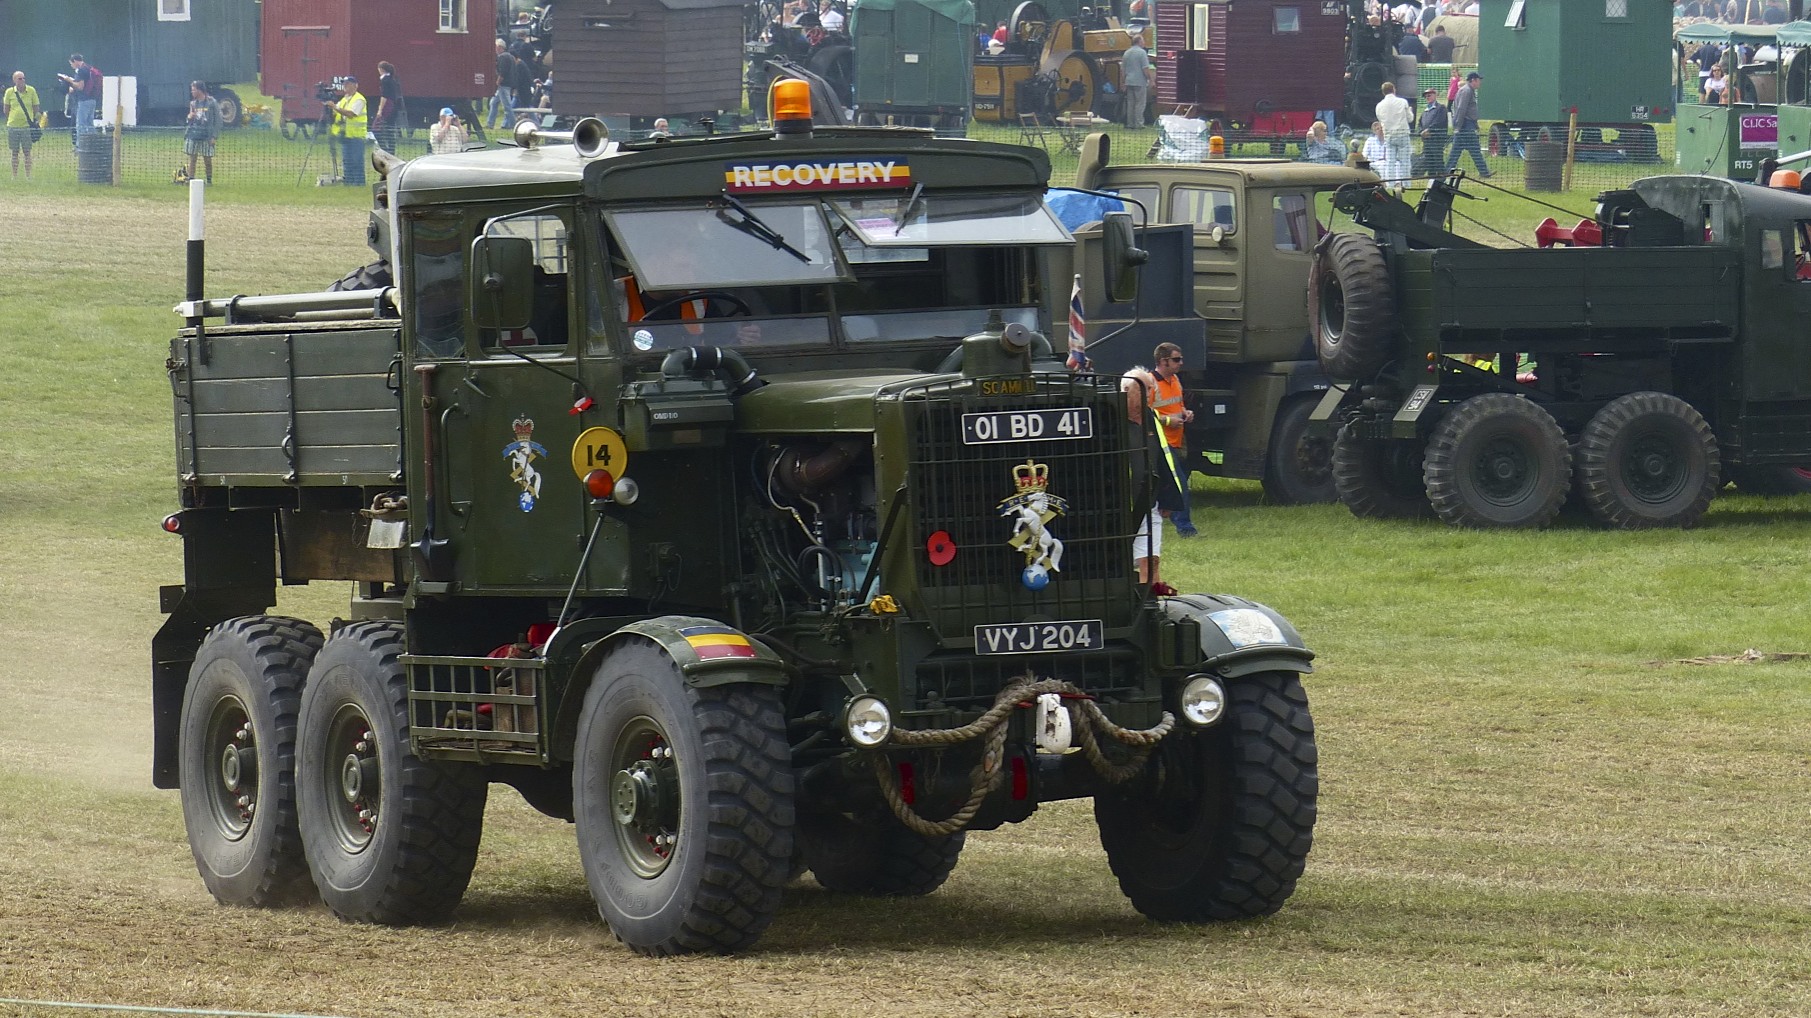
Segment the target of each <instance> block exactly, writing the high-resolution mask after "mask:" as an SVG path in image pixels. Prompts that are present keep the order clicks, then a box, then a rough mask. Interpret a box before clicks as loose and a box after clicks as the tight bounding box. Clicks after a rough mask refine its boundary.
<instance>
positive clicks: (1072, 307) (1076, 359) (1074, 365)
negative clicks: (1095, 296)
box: [1065, 273, 1089, 371]
mask: <svg viewBox="0 0 1811 1018" xmlns="http://www.w3.org/2000/svg"><path fill="white" fill-rule="evenodd" d="M1065 363H1067V364H1068V365H1069V370H1070V371H1086V370H1088V367H1089V364H1088V319H1087V316H1086V315H1084V314H1083V313H1082V277H1081V274H1080V273H1077V274H1076V277H1075V285H1074V287H1072V288H1071V289H1070V290H1069V359H1068V360H1067V361H1066V362H1065Z"/></svg>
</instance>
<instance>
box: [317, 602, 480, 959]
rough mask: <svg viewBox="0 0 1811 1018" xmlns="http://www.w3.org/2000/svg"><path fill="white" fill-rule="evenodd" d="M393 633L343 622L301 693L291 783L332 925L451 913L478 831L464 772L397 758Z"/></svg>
mask: <svg viewBox="0 0 1811 1018" xmlns="http://www.w3.org/2000/svg"><path fill="white" fill-rule="evenodd" d="M402 653H403V634H402V626H401V625H399V624H397V623H393V622H355V623H353V624H351V625H349V626H346V627H345V628H344V629H341V630H340V631H339V632H337V633H334V634H333V636H332V637H331V638H330V639H328V641H327V645H326V646H325V647H322V648H321V652H320V654H319V655H317V656H316V657H315V659H314V669H313V670H312V671H311V672H309V674H308V686H307V688H306V689H305V690H304V691H303V694H302V719H301V721H302V724H301V733H300V737H299V740H298V741H299V743H300V752H299V753H298V755H297V763H296V785H297V791H298V793H299V795H298V798H299V801H300V805H301V820H302V844H303V847H304V848H305V849H306V850H307V854H308V868H309V871H310V872H311V873H312V874H313V875H314V884H315V888H316V889H317V890H319V891H320V892H321V899H322V900H323V901H325V902H326V903H327V907H328V908H330V909H332V910H333V912H334V913H335V914H336V915H338V916H339V917H340V918H342V919H350V920H354V921H357V922H370V923H382V924H384V925H388V926H403V925H410V924H414V923H431V922H438V921H441V920H444V919H445V918H446V917H447V916H448V915H449V914H451V913H452V911H453V909H454V908H455V907H457V906H458V904H459V899H460V898H461V897H462V896H464V894H465V888H466V885H467V884H469V883H470V882H471V878H472V867H473V866H475V865H476V864H477V861H478V841H479V837H480V836H481V835H482V833H483V830H484V801H485V797H486V794H487V793H488V791H489V786H488V785H486V783H485V780H484V772H483V771H481V770H480V769H479V768H477V767H476V766H473V765H470V764H458V763H437V762H436V763H430V762H428V761H426V760H422V759H421V758H419V757H417V756H416V755H415V754H414V753H413V752H411V751H410V749H409V721H408V699H409V690H408V679H407V677H406V676H405V675H404V672H403V666H402V661H401V656H402Z"/></svg>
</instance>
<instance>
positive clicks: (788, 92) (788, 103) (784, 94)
mask: <svg viewBox="0 0 1811 1018" xmlns="http://www.w3.org/2000/svg"><path fill="white" fill-rule="evenodd" d="M770 95H771V99H772V102H773V129H774V133H775V134H803V133H807V132H809V131H810V130H811V85H810V83H809V82H805V81H801V80H799V79H798V78H781V79H780V80H778V81H776V82H774V83H773V91H772V92H771V93H770Z"/></svg>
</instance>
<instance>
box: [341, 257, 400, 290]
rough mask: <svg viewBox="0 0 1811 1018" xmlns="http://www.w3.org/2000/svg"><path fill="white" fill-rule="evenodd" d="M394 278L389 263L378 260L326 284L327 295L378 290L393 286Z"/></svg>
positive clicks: (394, 283)
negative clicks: (346, 291)
mask: <svg viewBox="0 0 1811 1018" xmlns="http://www.w3.org/2000/svg"><path fill="white" fill-rule="evenodd" d="M395 285H396V279H395V276H394V275H393V274H392V273H391V272H390V263H389V262H388V261H385V260H383V259H381V258H380V259H378V260H377V261H374V262H372V263H371V264H369V265H363V266H360V267H359V268H356V269H353V270H352V271H351V272H348V273H346V274H345V275H343V276H341V277H340V278H338V279H336V280H334V281H333V282H331V283H329V284H327V292H328V293H339V292H341V291H344V290H380V289H383V288H384V287H386V286H395Z"/></svg>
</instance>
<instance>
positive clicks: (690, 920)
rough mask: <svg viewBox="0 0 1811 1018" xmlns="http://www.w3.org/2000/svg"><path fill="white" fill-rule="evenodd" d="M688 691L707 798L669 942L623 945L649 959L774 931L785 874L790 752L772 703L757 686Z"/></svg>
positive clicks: (721, 946)
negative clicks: (697, 872) (701, 854)
mask: <svg viewBox="0 0 1811 1018" xmlns="http://www.w3.org/2000/svg"><path fill="white" fill-rule="evenodd" d="M692 692H693V697H694V699H693V705H694V706H693V719H694V720H695V721H696V723H697V724H698V732H699V737H700V741H701V743H702V744H703V746H704V753H705V772H706V784H707V787H708V789H709V791H708V797H709V798H708V805H709V809H708V810H707V816H708V817H709V820H708V824H707V827H706V831H705V845H706V848H705V851H706V856H705V862H704V871H703V876H702V879H701V880H700V882H699V888H698V893H697V894H696V896H695V897H694V898H693V900H692V903H691V907H690V908H689V909H688V911H687V914H686V915H685V917H684V918H683V919H682V920H681V922H680V927H679V932H678V934H676V935H675V936H674V937H673V938H672V939H671V940H670V941H668V942H665V943H662V944H657V945H653V946H649V947H642V946H635V945H631V946H632V947H633V948H634V949H635V950H636V951H638V952H639V953H642V954H647V955H651V956H661V955H673V954H684V953H692V952H713V953H719V954H727V953H730V952H733V951H737V950H741V949H743V948H746V947H748V946H749V945H751V944H753V943H754V942H755V940H756V939H757V938H759V937H760V935H761V934H762V933H763V932H764V931H765V930H766V929H767V927H768V925H769V924H771V923H772V922H773V917H774V914H775V913H776V912H778V911H779V907H780V896H781V893H782V892H783V891H784V890H785V887H786V883H787V881H788V880H789V879H790V878H791V875H792V869H791V867H792V854H793V773H792V749H791V746H789V745H788V744H787V742H786V734H785V733H786V717H785V712H784V711H783V710H782V708H781V704H780V701H779V697H778V696H777V695H776V694H775V692H774V691H773V690H772V689H771V688H770V687H767V686H756V685H729V686H715V687H705V688H701V689H695V690H693V691H692Z"/></svg>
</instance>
